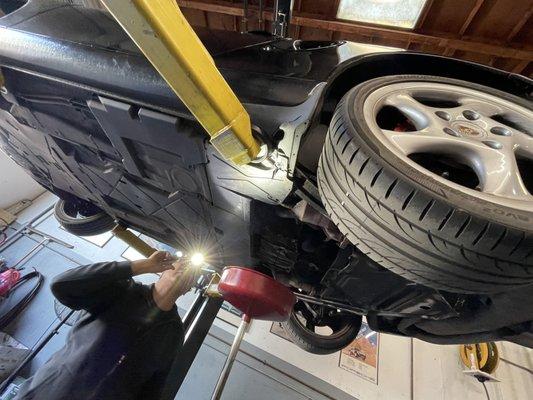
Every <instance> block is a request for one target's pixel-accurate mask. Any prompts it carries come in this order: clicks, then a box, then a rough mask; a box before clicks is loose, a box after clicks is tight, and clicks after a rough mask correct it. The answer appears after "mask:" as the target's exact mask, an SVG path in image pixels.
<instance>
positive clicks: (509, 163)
mask: <svg viewBox="0 0 533 400" xmlns="http://www.w3.org/2000/svg"><path fill="white" fill-rule="evenodd" d="M477 154H478V155H479V159H478V160H477V165H475V170H476V172H477V173H478V176H479V180H480V184H481V190H482V191H483V192H485V193H490V194H493V195H499V196H503V197H509V198H529V199H531V194H530V193H529V191H528V190H527V188H526V186H525V185H524V181H523V180H522V176H521V175H520V171H519V169H518V164H517V162H516V157H515V154H514V152H513V151H512V149H504V150H495V149H490V148H486V149H480V150H479V151H478V153H477Z"/></svg>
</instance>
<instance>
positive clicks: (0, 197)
mask: <svg viewBox="0 0 533 400" xmlns="http://www.w3.org/2000/svg"><path fill="white" fill-rule="evenodd" d="M44 191H45V189H43V187H42V186H40V185H39V184H38V183H37V182H35V181H34V180H33V179H32V178H31V177H30V176H29V175H28V174H27V173H26V172H25V171H24V170H23V169H22V168H21V167H19V166H18V165H17V164H15V162H14V161H13V160H11V159H10V158H9V157H8V156H7V155H6V154H5V153H3V152H2V151H0V208H6V207H9V206H10V205H12V204H14V203H16V202H17V201H20V200H22V199H30V200H33V199H34V198H35V197H37V196H38V195H39V194H41V193H43V192H44Z"/></svg>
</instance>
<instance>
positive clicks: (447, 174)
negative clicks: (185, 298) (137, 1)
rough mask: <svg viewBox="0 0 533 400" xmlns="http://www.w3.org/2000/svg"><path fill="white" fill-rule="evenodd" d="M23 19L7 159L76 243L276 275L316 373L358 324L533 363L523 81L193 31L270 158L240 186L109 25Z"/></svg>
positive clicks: (57, 0) (58, 5)
mask: <svg viewBox="0 0 533 400" xmlns="http://www.w3.org/2000/svg"><path fill="white" fill-rule="evenodd" d="M7 3H10V2H7ZM11 4H13V3H11ZM13 8H15V9H9V10H7V12H6V14H7V15H6V16H4V17H2V18H1V19H0V66H1V74H2V77H3V78H2V79H3V85H2V91H1V97H0V146H1V148H2V149H3V150H4V151H5V152H6V153H7V154H8V155H9V156H10V157H11V158H12V159H13V160H15V162H17V163H18V164H19V165H21V166H22V167H23V168H24V169H25V170H26V171H28V172H29V173H30V174H31V175H32V176H33V178H34V179H35V180H36V181H37V182H39V183H40V184H41V185H43V186H44V187H45V188H47V189H48V190H49V191H51V192H53V193H55V194H56V195H57V196H59V198H60V199H61V200H60V201H59V202H58V203H57V205H56V209H55V211H56V212H55V214H56V217H57V218H58V220H59V221H60V222H61V224H62V225H63V226H64V227H65V229H67V230H68V231H70V232H73V233H75V234H79V235H94V234H97V233H101V232H103V231H105V230H109V229H110V228H112V227H113V226H114V225H115V223H119V224H122V225H124V226H128V227H132V228H133V229H135V230H137V231H139V232H142V233H144V234H146V235H148V236H150V237H153V238H155V239H157V240H158V241H161V242H163V243H166V244H168V245H171V246H173V247H174V248H176V249H180V250H182V251H184V252H191V251H194V250H199V249H201V250H202V251H204V252H206V253H207V254H208V258H209V262H210V263H211V264H212V265H214V266H224V265H245V266H249V267H253V268H256V269H258V270H260V271H262V272H265V273H267V274H269V275H271V276H273V277H275V278H276V279H277V280H279V281H281V282H283V283H284V284H286V285H288V286H290V287H291V288H293V289H294V291H295V293H297V295H298V299H299V300H298V302H297V304H296V306H295V308H294V311H293V313H292V315H291V318H290V319H289V321H287V322H286V323H285V329H286V331H287V333H288V334H289V335H290V336H291V338H292V340H293V341H294V343H296V344H297V345H299V346H301V347H302V348H304V349H306V350H308V351H310V352H314V353H319V354H325V353H331V352H335V351H338V350H339V349H341V348H343V347H345V346H346V345H347V344H349V343H350V342H351V341H352V340H353V339H354V338H355V337H356V335H357V332H358V331H359V328H360V325H361V319H362V316H363V315H364V316H366V319H367V321H368V324H369V326H370V327H371V328H372V329H373V330H375V331H379V332H386V333H391V334H396V335H402V336H408V337H415V338H419V339H421V340H425V341H429V342H434V343H471V342H479V341H487V340H509V341H514V342H517V343H521V344H524V345H528V346H533V341H532V333H533V325H532V320H533V307H532V306H531V298H532V297H533V285H532V284H533V235H532V231H533V224H532V222H533V201H532V199H533V198H532V196H531V193H533V179H532V178H533V174H531V170H532V169H531V166H532V160H533V137H532V136H533V124H532V121H533V118H532V115H533V106H532V102H531V93H532V89H533V85H532V81H531V80H530V79H528V78H526V77H523V76H520V75H517V74H512V73H507V72H504V71H500V70H497V69H494V68H491V67H487V66H482V65H479V64H475V63H470V62H466V61H460V60H456V59H451V58H446V57H441V56H436V55H428V54H421V53H415V52H410V51H403V50H400V49H393V48H386V47H380V46H375V45H368V44H360V43H352V42H347V41H329V42H328V41H305V40H292V39H286V38H280V37H274V36H271V35H269V34H265V33H248V34H239V33H236V32H224V31H214V30H206V29H198V31H197V33H198V35H199V37H200V38H201V40H202V42H203V43H204V44H205V46H206V48H207V49H208V51H209V52H210V54H211V55H212V57H213V59H214V61H215V63H216V65H217V67H218V68H219V69H220V71H221V73H222V75H223V76H224V77H225V79H226V80H227V81H228V83H229V85H230V86H231V87H232V89H233V90H234V91H235V93H236V94H237V96H238V97H239V99H240V100H241V101H242V102H243V104H244V106H245V108H246V109H247V111H248V113H249V114H250V116H251V120H252V122H253V124H254V131H255V134H256V136H257V137H258V138H260V140H261V141H262V142H263V144H264V154H263V156H262V157H261V158H260V159H258V160H255V162H253V163H250V164H247V165H243V166H237V165H234V164H232V163H231V162H228V161H226V160H225V159H224V158H222V157H221V156H220V155H219V154H218V153H217V151H216V150H215V149H214V148H213V146H212V145H211V144H210V142H209V140H208V137H207V135H206V134H205V132H204V131H203V129H202V128H201V127H200V125H199V124H198V122H197V121H195V119H194V118H193V116H192V115H191V114H190V112H189V111H188V110H187V109H186V108H185V106H184V105H183V104H182V103H181V101H180V100H179V99H178V98H177V97H176V96H175V94H174V93H173V92H172V91H171V90H170V88H169V87H168V86H167V84H166V83H165V82H164V80H163V79H162V78H161V77H160V76H159V74H158V73H157V72H156V71H155V69H154V68H153V67H152V66H151V64H150V63H149V62H148V61H147V59H146V58H145V57H144V56H143V55H142V53H141V52H140V51H139V49H138V48H137V47H136V46H135V45H134V43H133V42H132V41H131V40H130V38H129V37H128V36H127V34H126V33H125V32H124V31H123V30H122V29H121V27H120V26H119V25H118V24H117V23H116V22H115V21H114V19H113V18H112V17H111V16H110V15H109V14H107V13H106V12H104V11H102V10H97V9H87V8H83V7H82V6H79V5H76V4H74V3H73V2H70V1H61V0H45V1H29V2H27V4H25V5H24V6H22V7H20V8H19V7H13ZM13 190H15V188H13Z"/></svg>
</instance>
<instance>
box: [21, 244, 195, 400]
mask: <svg viewBox="0 0 533 400" xmlns="http://www.w3.org/2000/svg"><path fill="white" fill-rule="evenodd" d="M146 273H161V277H160V279H159V280H158V281H157V282H156V283H155V284H153V285H151V286H147V285H143V284H141V283H137V282H135V281H134V280H133V279H132V277H134V276H136V275H141V274H146ZM196 280H197V275H196V273H195V272H194V269H192V268H187V265H186V262H183V261H176V260H175V259H174V258H173V257H172V256H171V255H170V253H167V252H162V251H158V252H156V253H154V254H152V256H151V257H150V258H148V259H145V260H139V261H133V262H106V263H97V264H92V265H87V266H82V267H78V268H74V269H71V270H68V271H66V272H64V273H63V274H61V275H59V276H57V277H56V278H55V279H54V280H53V282H52V285H51V288H52V292H53V294H54V296H55V297H56V298H57V299H58V300H59V301H60V302H61V303H63V304H64V305H66V306H67V307H70V308H72V309H75V310H85V312H84V313H83V314H82V315H81V317H80V318H79V319H78V321H77V322H76V324H75V325H74V326H73V327H72V330H71V331H70V332H69V334H68V337H67V340H66V344H65V346H64V347H63V348H62V349H60V350H59V351H58V352H57V353H55V354H54V355H53V356H52V357H51V358H50V360H49V361H48V362H47V363H46V364H45V365H43V366H42V367H41V368H40V369H39V370H38V371H37V373H36V374H35V375H34V376H33V377H32V378H30V379H29V380H28V381H27V382H25V383H24V385H23V386H22V387H21V390H20V391H19V394H18V396H17V397H16V398H17V399H21V400H29V399H39V400H63V399H65V400H67V399H68V400H75V399H83V400H89V399H94V400H104V399H113V400H118V399H127V400H132V399H143V400H146V399H157V398H159V396H160V393H161V390H162V388H163V385H164V382H165V379H166V376H167V371H168V370H169V368H170V365H171V363H172V361H173V359H174V358H175V356H176V352H177V351H179V348H180V346H181V345H182V344H183V328H182V324H181V320H180V317H179V315H178V312H177V308H176V304H175V303H176V300H177V299H178V297H180V296H181V295H183V294H185V293H186V292H188V291H189V290H190V289H191V287H192V286H193V285H194V283H195V282H196Z"/></svg>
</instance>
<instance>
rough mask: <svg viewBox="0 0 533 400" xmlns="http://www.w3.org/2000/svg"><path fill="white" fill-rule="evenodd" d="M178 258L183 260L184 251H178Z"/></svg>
mask: <svg viewBox="0 0 533 400" xmlns="http://www.w3.org/2000/svg"><path fill="white" fill-rule="evenodd" d="M176 257H178V258H181V257H183V251H179V250H178V251H176Z"/></svg>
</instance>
